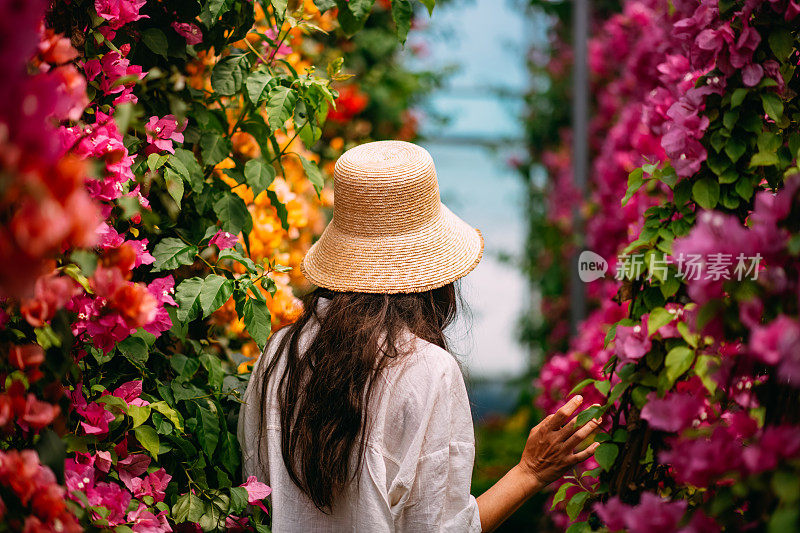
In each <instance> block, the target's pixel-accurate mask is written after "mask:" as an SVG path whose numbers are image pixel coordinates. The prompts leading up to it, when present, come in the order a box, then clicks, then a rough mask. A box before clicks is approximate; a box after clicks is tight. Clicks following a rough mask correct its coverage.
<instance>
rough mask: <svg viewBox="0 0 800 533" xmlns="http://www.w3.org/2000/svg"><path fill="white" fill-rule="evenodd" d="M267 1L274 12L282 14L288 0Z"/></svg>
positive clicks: (284, 11)
mask: <svg viewBox="0 0 800 533" xmlns="http://www.w3.org/2000/svg"><path fill="white" fill-rule="evenodd" d="M269 3H270V4H272V7H274V8H275V13H277V14H278V15H280V16H283V15H284V14H285V13H286V7H287V5H288V3H289V2H288V0H270V2H269Z"/></svg>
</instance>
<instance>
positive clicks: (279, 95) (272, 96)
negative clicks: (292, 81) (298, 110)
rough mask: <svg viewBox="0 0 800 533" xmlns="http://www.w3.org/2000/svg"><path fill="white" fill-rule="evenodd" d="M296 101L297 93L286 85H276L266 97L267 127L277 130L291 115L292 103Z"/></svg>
mask: <svg viewBox="0 0 800 533" xmlns="http://www.w3.org/2000/svg"><path fill="white" fill-rule="evenodd" d="M296 102H297V93H295V92H294V91H293V90H291V89H290V88H288V87H284V86H282V85H281V86H278V87H275V88H274V89H272V90H271V91H270V92H269V98H268V99H267V118H268V119H269V128H270V129H271V130H272V131H278V130H279V129H281V128H283V125H284V123H285V122H286V121H287V120H288V119H289V117H291V116H292V111H293V110H294V105H295V103H296Z"/></svg>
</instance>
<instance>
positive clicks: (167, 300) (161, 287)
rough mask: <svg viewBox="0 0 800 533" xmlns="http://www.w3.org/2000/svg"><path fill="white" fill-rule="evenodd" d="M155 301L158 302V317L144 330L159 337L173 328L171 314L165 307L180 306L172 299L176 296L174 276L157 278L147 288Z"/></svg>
mask: <svg viewBox="0 0 800 533" xmlns="http://www.w3.org/2000/svg"><path fill="white" fill-rule="evenodd" d="M147 290H148V291H150V294H152V295H153V296H154V297H155V299H156V300H157V301H158V304H159V305H158V309H157V310H156V316H155V318H153V320H151V321H150V322H148V323H147V324H146V325H145V326H144V329H145V331H147V332H149V333H152V334H153V335H159V334H161V332H163V331H167V330H168V329H169V328H171V327H172V319H170V317H169V312H168V311H167V310H166V308H165V307H164V306H165V305H178V304H177V302H175V299H174V298H173V297H172V295H173V294H175V280H174V279H172V276H164V277H163V278H156V279H154V280H153V281H151V282H150V285H148V286H147Z"/></svg>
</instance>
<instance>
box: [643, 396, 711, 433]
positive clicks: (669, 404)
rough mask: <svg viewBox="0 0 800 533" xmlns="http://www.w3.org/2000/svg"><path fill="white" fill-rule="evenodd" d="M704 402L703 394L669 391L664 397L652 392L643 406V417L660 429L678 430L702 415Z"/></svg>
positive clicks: (652, 425)
mask: <svg viewBox="0 0 800 533" xmlns="http://www.w3.org/2000/svg"><path fill="white" fill-rule="evenodd" d="M704 402H705V400H704V398H703V397H702V396H699V395H696V394H691V393H682V394H679V393H667V394H666V396H664V398H659V397H658V395H657V394H656V393H655V392H651V393H650V394H648V396H647V403H646V404H645V406H644V407H643V408H642V418H643V419H644V420H647V422H648V423H649V424H650V426H651V427H653V428H655V429H658V430H660V431H669V432H678V431H681V430H683V429H686V428H687V427H689V426H690V425H691V424H692V421H693V420H695V419H696V418H697V417H698V416H700V414H701V413H702V412H703V406H704Z"/></svg>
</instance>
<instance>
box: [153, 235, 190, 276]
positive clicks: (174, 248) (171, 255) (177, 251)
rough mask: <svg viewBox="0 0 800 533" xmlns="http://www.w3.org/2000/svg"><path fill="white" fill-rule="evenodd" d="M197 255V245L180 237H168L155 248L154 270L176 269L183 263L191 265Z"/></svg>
mask: <svg viewBox="0 0 800 533" xmlns="http://www.w3.org/2000/svg"><path fill="white" fill-rule="evenodd" d="M196 255H197V246H194V245H193V244H187V243H185V242H183V241H182V240H180V239H176V238H174V237H167V238H166V239H161V242H159V243H158V244H156V246H155V248H153V257H154V258H155V261H154V262H153V272H159V271H161V270H175V269H176V268H178V267H179V266H181V265H191V264H192V263H194V257H195V256H196Z"/></svg>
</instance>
